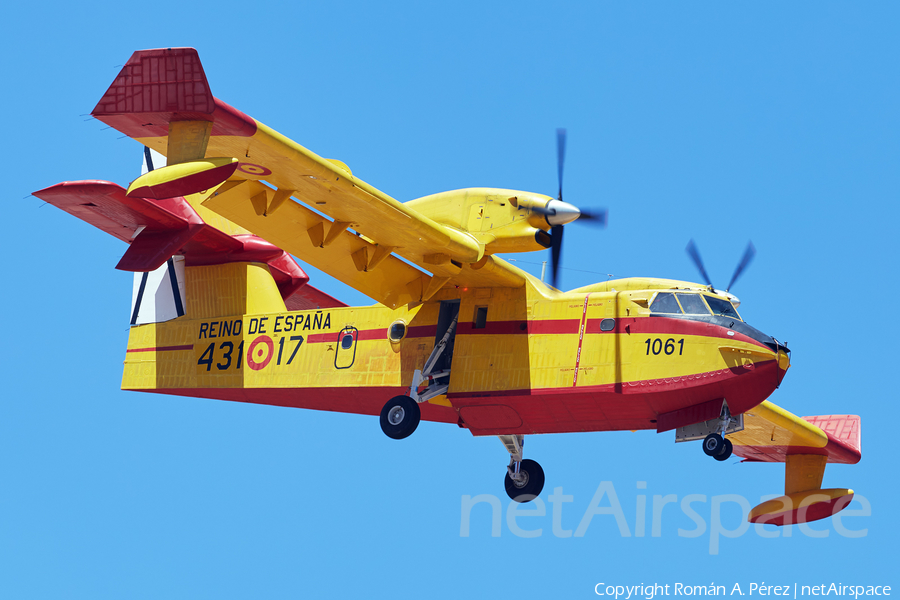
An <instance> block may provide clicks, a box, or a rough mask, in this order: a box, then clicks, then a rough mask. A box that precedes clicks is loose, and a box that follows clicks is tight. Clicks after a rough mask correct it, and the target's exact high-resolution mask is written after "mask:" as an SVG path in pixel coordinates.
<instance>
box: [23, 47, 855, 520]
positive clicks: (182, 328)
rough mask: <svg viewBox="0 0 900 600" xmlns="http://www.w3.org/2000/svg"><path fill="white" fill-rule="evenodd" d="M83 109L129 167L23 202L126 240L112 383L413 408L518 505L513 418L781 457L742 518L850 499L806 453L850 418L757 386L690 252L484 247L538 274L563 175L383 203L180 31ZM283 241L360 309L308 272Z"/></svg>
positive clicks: (387, 424)
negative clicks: (795, 407)
mask: <svg viewBox="0 0 900 600" xmlns="http://www.w3.org/2000/svg"><path fill="white" fill-rule="evenodd" d="M92 114H93V116H94V117H96V118H97V119H99V120H101V121H103V122H104V123H106V124H108V125H110V126H112V127H114V128H116V129H117V130H119V131H121V132H122V133H124V134H125V135H128V136H130V137H132V138H134V139H135V140H137V141H139V142H140V143H141V144H143V145H144V146H145V156H146V160H145V165H146V172H145V173H144V174H143V175H141V176H140V177H139V178H138V179H136V180H135V181H134V182H132V183H131V184H130V185H129V187H128V188H127V189H123V188H122V187H120V186H118V185H116V184H114V183H110V182H106V181H75V182H65V183H60V184H58V185H54V186H51V187H48V188H45V189H43V190H40V191H38V192H35V195H36V196H37V197H39V198H41V199H43V200H45V201H47V202H48V203H50V204H53V205H55V206H57V207H59V208H61V209H62V210H65V211H66V212H69V213H71V214H73V215H75V216H76V217H78V218H80V219H83V220H84V221H86V222H88V223H90V224H92V225H94V226H96V227H98V228H100V229H102V230H103V231H106V232H107V233H110V234H112V235H113V236H115V237H117V238H119V239H121V240H122V241H124V242H126V243H128V244H129V247H128V250H127V251H126V252H125V254H124V256H123V257H122V259H121V260H120V261H119V264H118V265H117V268H119V269H123V270H126V271H133V272H134V273H135V285H134V293H133V307H132V318H131V325H132V327H131V329H130V335H129V339H128V347H127V349H126V353H125V369H124V374H123V378H122V389H126V390H134V391H143V392H155V393H162V394H175V395H181V396H195V397H204V398H217V399H222V400H234V401H239V402H255V403H260V404H271V405H277V406H291V407H297V408H310V409H317V410H330V411H341V412H348V413H360V414H370V415H380V421H381V427H382V429H383V431H384V433H385V434H387V435H388V436H390V437H392V438H395V439H401V438H405V437H407V436H409V435H410V434H412V433H413V431H415V429H416V427H417V425H418V423H419V421H420V419H425V420H427V421H437V422H442V423H451V424H456V425H458V426H459V427H462V428H465V429H468V430H469V431H470V432H471V433H472V434H473V435H495V436H498V437H499V438H500V440H501V441H502V442H503V444H504V446H505V447H506V449H507V450H508V452H509V455H510V462H509V466H508V467H507V469H506V475H505V485H506V490H507V492H508V494H509V495H510V497H511V498H513V499H514V500H517V501H520V502H527V501H529V500H531V499H533V498H534V497H535V496H537V495H538V494H540V493H541V490H542V488H543V484H544V474H543V471H542V469H541V467H540V465H538V463H537V462H535V461H533V460H528V459H524V457H523V446H524V436H525V435H526V434H537V433H564V432H574V431H612V430H639V429H655V430H656V431H658V432H662V431H669V430H676V440H678V441H687V440H694V439H699V440H703V450H704V451H705V453H706V454H707V455H709V456H711V457H713V458H715V459H716V460H725V459H727V458H728V457H729V456H731V454H732V452H734V453H735V454H737V455H739V456H741V457H743V458H744V459H745V460H749V461H765V462H785V463H786V474H785V495H784V496H782V497H781V498H778V499H776V500H772V501H769V502H766V503H763V504H761V505H759V506H757V507H756V508H754V509H753V511H752V512H751V514H750V520H751V521H753V522H762V523H774V524H777V525H784V524H790V523H797V522H805V521H812V520H816V519H821V518H824V517H827V516H830V515H832V514H834V513H836V512H838V511H840V510H842V509H843V508H844V507H846V506H847V504H848V503H849V502H850V500H851V499H852V497H853V492H852V491H851V490H848V489H824V490H823V489H820V488H821V484H822V478H823V474H824V470H825V465H826V463H829V462H837V463H856V462H858V461H859V459H860V420H859V417H857V416H853V415H830V416H822V417H806V418H799V417H797V416H794V415H792V414H791V413H789V412H787V411H785V410H784V409H781V408H779V407H777V406H775V405H774V404H771V403H769V402H768V401H767V400H766V399H767V398H768V397H769V396H770V395H771V394H772V392H773V391H774V390H775V389H776V388H777V387H778V386H779V384H780V383H781V381H782V378H783V377H784V375H785V372H786V371H787V369H788V367H789V366H790V351H789V350H788V348H787V347H786V346H785V345H784V344H783V343H781V342H779V341H778V340H776V339H775V338H773V337H771V336H769V335H766V334H764V333H762V332H761V331H759V330H757V329H755V328H753V327H751V326H749V325H747V324H746V323H745V322H744V321H743V320H742V319H741V317H740V315H739V314H738V311H737V307H738V305H739V302H738V300H737V298H736V297H735V296H733V295H732V294H730V293H728V292H723V291H719V290H716V289H715V288H714V287H713V286H712V285H711V283H710V282H709V278H708V277H707V276H706V275H705V271H702V264H701V263H699V255H696V250H695V249H693V248H689V251H691V252H692V255H694V256H695V259H696V260H697V262H698V265H700V266H701V271H702V272H703V275H704V278H705V279H706V281H707V285H703V284H697V283H690V282H684V281H673V280H668V279H651V278H629V279H619V280H612V281H605V282H602V283H597V284H594V285H590V286H586V287H582V288H578V289H574V290H570V291H567V292H563V291H560V290H557V289H556V288H555V287H552V286H549V285H546V284H544V283H543V282H542V281H541V280H539V279H537V278H536V277H533V276H532V275H530V274H528V273H526V272H524V271H522V270H520V269H518V268H516V267H515V266H513V265H511V264H510V263H508V262H506V261H504V260H503V259H501V258H499V257H498V256H496V255H497V254H498V253H514V252H530V251H535V250H542V249H545V248H548V247H549V248H551V249H552V256H553V267H554V273H555V269H556V266H557V263H558V260H559V250H560V247H561V241H562V230H563V226H564V225H565V224H567V223H570V222H572V221H574V220H576V219H578V218H588V217H590V215H587V214H585V213H583V212H582V211H580V210H579V209H578V208H576V207H574V206H572V205H571V204H568V203H565V202H563V201H562V193H561V191H560V194H559V197H558V198H556V199H554V198H551V197H549V196H544V195H541V194H535V193H530V192H522V191H514V190H502V189H488V188H474V189H464V190H456V191H450V192H443V193H439V194H435V195H432V196H427V197H424V198H419V199H417V200H412V201H409V202H405V203H403V202H399V201H397V200H395V199H394V198H391V197H390V196H388V195H386V194H385V193H383V192H381V191H380V190H377V189H375V188H374V187H372V186H371V185H369V184H367V183H365V182H364V181H362V180H360V179H358V178H356V177H354V175H353V173H352V172H351V170H350V168H349V167H348V166H347V165H345V164H344V163H342V162H340V161H338V160H330V159H325V158H322V157H320V156H317V155H316V154H314V153H312V152H311V151H309V150H307V149H306V148H304V147H303V146H300V145H299V144H297V143H295V142H293V141H291V140H290V139H288V138H286V137H285V136H283V135H281V134H280V133H278V132H276V131H275V130H273V129H271V128H269V127H267V126H266V125H264V124H262V123H260V122H259V121H256V120H255V119H253V118H251V117H249V116H247V115H245V114H244V113H242V112H240V111H238V110H236V109H234V108H232V107H231V106H229V105H227V104H225V103H224V102H222V101H221V100H219V99H218V98H215V97H214V96H213V95H212V93H211V92H210V88H209V84H208V82H207V80H206V76H205V74H204V71H203V67H202V65H201V63H200V60H199V57H198V54H197V52H196V50H194V49H192V48H169V49H158V50H143V51H138V52H135V53H134V54H133V55H132V57H131V58H130V59H129V61H128V63H127V64H126V65H125V66H124V67H123V69H122V71H121V72H120V73H119V75H118V76H117V77H116V79H115V81H114V82H113V83H112V85H111V86H110V87H109V89H108V90H107V92H106V93H105V94H104V95H103V97H102V98H101V100H100V102H99V103H98V104H97V106H96V108H94V110H93V112H92ZM563 148H564V146H563V144H562V143H560V146H559V151H560V179H561V174H562V160H561V159H562V152H563ZM163 156H165V159H164V160H165V165H163V164H159V163H161V162H162V157H163ZM154 158H155V159H156V160H154ZM594 218H597V219H602V218H603V216H602V215H598V216H595V217H594ZM292 256H296V257H298V258H299V259H301V260H302V261H303V262H306V263H308V264H310V265H313V266H315V267H316V268H318V269H321V270H322V271H324V272H326V273H328V274H329V275H331V276H333V277H335V278H336V279H338V280H340V281H342V282H344V283H345V284H348V285H350V286H352V287H354V288H355V289H357V290H359V291H360V292H362V293H364V294H366V295H367V296H369V297H371V298H372V299H373V300H375V301H376V304H374V305H372V306H364V307H352V306H347V305H345V304H344V303H342V302H340V301H338V300H336V299H334V298H333V297H331V296H329V295H328V294H325V293H324V292H321V291H320V290H317V289H315V288H314V287H312V286H310V285H309V284H308V277H307V276H306V274H305V273H304V272H303V270H302V269H301V268H300V267H299V266H298V265H297V263H296V262H295V261H294V259H293V258H292ZM750 256H751V255H750V254H748V255H746V256H745V260H744V261H743V262H742V266H741V268H743V266H745V265H746V263H747V262H748V260H749V257H750ZM739 270H740V269H739ZM736 275H737V273H736ZM554 282H555V278H554ZM729 287H730V286H729Z"/></svg>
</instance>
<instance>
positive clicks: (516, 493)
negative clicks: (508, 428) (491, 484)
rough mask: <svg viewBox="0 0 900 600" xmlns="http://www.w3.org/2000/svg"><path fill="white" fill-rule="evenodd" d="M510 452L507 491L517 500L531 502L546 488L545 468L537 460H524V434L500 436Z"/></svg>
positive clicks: (505, 481)
mask: <svg viewBox="0 0 900 600" xmlns="http://www.w3.org/2000/svg"><path fill="white" fill-rule="evenodd" d="M498 437H499V438H500V441H501V442H503V445H504V446H506V450H507V451H508V452H509V466H508V467H506V479H505V480H504V484H505V487H506V493H507V495H509V497H510V498H511V499H512V500H514V501H515V502H531V501H532V500H534V499H535V498H537V497H538V496H539V495H540V494H541V490H543V489H544V470H543V469H542V468H541V465H539V464H538V463H537V461H533V460H529V459H525V460H522V447H523V446H524V445H525V436H524V435H501V436H498Z"/></svg>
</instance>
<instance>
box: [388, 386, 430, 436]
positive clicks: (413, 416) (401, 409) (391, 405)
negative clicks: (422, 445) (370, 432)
mask: <svg viewBox="0 0 900 600" xmlns="http://www.w3.org/2000/svg"><path fill="white" fill-rule="evenodd" d="M421 416H422V411H421V410H419V405H418V404H416V401H415V400H413V399H412V398H410V397H409V396H394V397H393V398H391V399H390V400H388V401H387V403H386V404H385V405H384V408H382V409H381V430H382V431H383V432H384V434H385V435H386V436H388V437H389V438H392V439H395V440H402V439H403V438H405V437H409V436H410V435H412V432H413V431H415V430H416V427H418V426H419V419H420V418H421Z"/></svg>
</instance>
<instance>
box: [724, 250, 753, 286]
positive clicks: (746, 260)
mask: <svg viewBox="0 0 900 600" xmlns="http://www.w3.org/2000/svg"><path fill="white" fill-rule="evenodd" d="M754 256H756V248H754V247H753V242H747V249H746V250H744V256H743V258H741V262H739V263H738V266H737V268H736V269H735V270H734V275H732V276H731V281H730V282H729V284H728V287H727V288H725V291H726V292H727V291H728V290H730V289H731V286H733V285H734V282H735V281H737V279H738V277H740V276H741V273H743V272H744V269H746V268H747V265H749V264H750V262H751V261H752V260H753V257H754Z"/></svg>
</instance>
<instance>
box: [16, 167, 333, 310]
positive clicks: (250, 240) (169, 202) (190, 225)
mask: <svg viewBox="0 0 900 600" xmlns="http://www.w3.org/2000/svg"><path fill="white" fill-rule="evenodd" d="M34 195H35V196H37V197H38V198H40V199H41V200H44V201H45V202H48V203H49V204H52V205H54V206H56V207H57V208H60V209H62V210H64V211H66V212H67V213H69V214H71V215H73V216H76V217H78V218H79V219H81V220H82V221H85V222H86V223H90V224H91V225H93V226H95V227H97V228H98V229H101V230H103V231H105V232H106V233H109V234H110V235H112V236H114V237H116V238H118V239H120V240H122V241H123V242H126V243H128V244H130V246H129V248H128V250H127V251H126V252H125V255H124V256H122V259H121V260H120V261H119V264H118V265H117V267H116V268H118V269H121V270H124V271H134V272H148V271H155V270H156V269H158V268H159V267H161V266H162V265H163V264H165V262H166V261H167V260H168V259H169V258H171V257H172V256H173V255H175V254H179V255H182V256H184V258H185V265H186V266H188V267H193V266H202V265H219V264H225V263H231V262H258V263H264V264H267V265H268V267H269V271H270V272H271V273H272V277H273V279H274V280H275V284H276V285H277V286H278V290H279V292H280V293H281V297H282V298H284V299H288V298H290V297H292V296H293V295H295V294H298V293H300V292H301V291H302V293H300V298H299V299H298V300H297V301H294V302H292V303H291V305H295V304H297V303H298V302H299V303H300V304H301V305H302V307H303V308H336V307H340V306H346V304H344V303H343V302H341V301H339V300H336V299H335V298H332V297H331V296H329V295H328V294H326V293H324V292H321V291H320V290H317V289H315V288H313V287H311V286H309V285H308V284H307V282H308V281H309V276H308V275H307V274H306V273H304V272H303V269H301V268H300V267H299V265H297V263H296V261H294V259H293V258H292V257H291V256H290V255H289V254H287V253H286V252H285V251H284V250H282V249H281V248H278V247H277V246H275V245H273V244H271V243H269V242H267V241H266V240H264V239H262V238H260V237H258V236H255V235H252V234H242V235H235V236H231V235H228V234H226V233H224V232H222V231H221V230H219V229H216V228H215V227H212V226H211V225H209V224H207V223H204V222H203V219H201V218H200V216H199V215H198V214H197V211H196V210H194V208H193V207H192V206H191V205H190V204H189V203H188V202H187V201H186V200H185V199H184V198H183V197H177V198H165V199H162V200H157V199H154V198H130V197H128V196H127V195H126V194H125V189H124V188H122V187H121V186H119V185H116V184H115V183H110V182H108V181H67V182H64V183H60V184H57V185H54V186H51V187H48V188H45V189H43V190H40V191H37V192H35V193H34ZM294 310H297V309H294Z"/></svg>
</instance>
